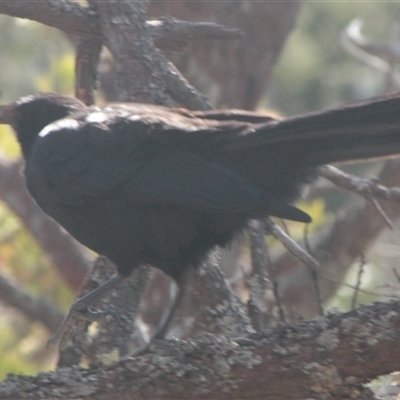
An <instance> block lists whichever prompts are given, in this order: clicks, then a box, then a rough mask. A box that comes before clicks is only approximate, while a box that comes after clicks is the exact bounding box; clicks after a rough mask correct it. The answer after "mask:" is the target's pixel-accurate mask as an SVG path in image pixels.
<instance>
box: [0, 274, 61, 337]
mask: <svg viewBox="0 0 400 400" xmlns="http://www.w3.org/2000/svg"><path fill="white" fill-rule="evenodd" d="M0 299H1V301H2V302H3V303H5V304H8V305H10V306H11V307H15V308H17V309H18V310H20V311H21V312H23V313H24V314H25V316H26V317H28V318H29V319H30V320H32V321H40V322H41V323H42V324H43V325H44V326H45V327H46V328H47V329H48V330H49V331H50V332H55V331H56V330H57V328H58V326H59V325H60V323H61V322H62V320H63V314H62V312H61V311H60V310H59V309H58V308H56V307H55V306H54V305H53V304H52V303H50V302H49V301H47V300H44V299H40V298H37V297H34V296H31V295H29V294H28V293H26V292H25V291H23V290H22V289H21V288H19V287H18V286H16V285H15V284H13V283H11V282H10V281H9V280H7V279H6V277H5V276H3V275H1V274H0Z"/></svg>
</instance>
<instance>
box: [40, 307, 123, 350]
mask: <svg viewBox="0 0 400 400" xmlns="http://www.w3.org/2000/svg"><path fill="white" fill-rule="evenodd" d="M109 315H111V316H112V317H114V318H116V319H117V321H119V317H118V315H117V314H116V313H115V311H113V310H106V311H92V310H89V309H88V308H85V309H77V308H76V307H74V304H73V305H72V306H71V308H70V309H69V311H68V314H67V315H66V317H65V318H64V321H63V322H62V323H61V325H60V326H59V328H58V329H57V332H56V333H55V334H54V335H53V336H52V337H51V338H50V339H49V341H48V342H47V346H50V345H54V344H57V343H58V344H59V350H60V351H64V350H65V349H66V348H67V345H68V342H69V340H70V339H71V338H73V340H74V342H81V341H82V340H83V336H84V334H85V333H86V331H87V327H88V325H89V323H91V322H97V321H100V320H102V319H104V318H106V317H107V316H109Z"/></svg>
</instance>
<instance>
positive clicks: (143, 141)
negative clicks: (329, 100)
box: [0, 94, 400, 310]
mask: <svg viewBox="0 0 400 400" xmlns="http://www.w3.org/2000/svg"><path fill="white" fill-rule="evenodd" d="M0 123H7V124H11V125H12V126H13V128H14V129H15V131H16V133H17V138H18V140H19V143H20V145H21V149H22V153H23V156H24V158H25V161H26V167H25V176H26V182H27V186H28V189H29V192H30V193H31V195H32V197H33V198H34V199H35V200H36V201H37V203H38V204H39V206H40V207H41V208H42V209H43V210H44V211H45V212H46V213H47V214H49V215H50V216H51V217H53V218H54V219H55V220H56V221H57V222H59V223H60V224H61V225H62V226H63V227H64V228H65V229H66V230H67V231H68V232H69V233H71V235H72V236H74V237H75V238H76V239H78V240H79V241H80V242H81V243H83V244H84V245H86V246H87V247H89V248H91V249H92V250H94V251H96V252H98V253H100V254H103V255H105V256H107V257H108V258H110V259H111V260H112V261H113V262H114V263H115V264H116V265H117V269H118V274H119V275H118V276H117V277H114V278H111V280H110V281H109V282H107V283H106V284H105V286H104V287H100V289H96V291H95V292H94V293H93V294H89V295H87V297H84V298H83V299H84V300H82V299H80V300H78V301H77V302H76V303H75V304H74V306H73V307H75V310H77V309H81V308H84V307H86V306H87V305H88V303H90V302H91V301H92V300H93V298H95V297H98V296H99V295H101V294H103V293H104V291H105V290H107V289H108V288H110V287H113V286H115V285H116V284H117V283H118V282H120V281H121V280H122V279H123V278H124V277H127V276H128V275H129V274H130V273H131V272H132V271H133V270H135V269H136V268H138V267H139V266H141V265H143V264H150V265H152V266H154V267H157V268H159V269H160V270H162V271H163V272H165V273H166V274H167V275H169V276H170V277H172V278H173V279H174V280H175V281H176V282H177V283H178V286H179V285H180V284H182V281H183V276H184V272H185V270H187V269H188V268H189V266H196V265H198V264H199V263H200V262H201V260H202V259H203V258H204V257H205V256H206V254H207V252H208V251H209V250H210V249H212V248H213V247H214V246H216V245H219V246H226V245H227V244H228V243H229V242H230V241H231V240H232V238H233V237H234V235H235V234H236V233H238V232H239V231H241V230H242V229H243V228H245V227H246V225H247V223H248V222H249V220H250V219H253V218H262V217H265V216H276V217H280V218H285V219H289V220H295V221H300V222H310V220H311V219H310V217H309V216H308V215H307V214H306V213H304V212H303V211H301V210H299V209H297V208H295V207H293V206H291V205H290V204H289V203H290V202H291V201H293V200H295V199H296V197H297V196H298V195H299V192H300V190H301V186H302V184H304V183H306V182H308V181H309V179H310V177H311V176H312V174H313V172H314V171H315V167H316V166H318V165H321V164H325V163H330V162H337V161H348V160H357V159H364V158H371V157H378V156H386V155H393V154H398V153H400V97H397V96H395V97H387V98H383V99H378V100H372V101H369V102H365V103H360V104H355V105H350V106H347V107H342V108H338V109H334V110H328V111H323V112H318V113H312V114H307V115H303V116H299V117H293V118H288V119H285V120H283V121H278V120H275V119H273V118H271V117H269V116H266V115H262V114H257V113H252V112H248V111H240V110H227V111H207V112H193V111H188V110H185V109H168V108H164V107H159V106H152V105H143V104H134V103H132V104H124V103H121V104H110V105H106V106H103V107H97V106H92V107H89V108H88V107H86V106H85V105H84V104H82V103H81V102H79V101H78V100H76V99H74V98H71V97H67V96H62V95H56V94H39V95H34V96H28V97H24V98H22V99H20V100H18V101H17V102H16V103H14V104H11V105H8V106H2V107H1V108H0Z"/></svg>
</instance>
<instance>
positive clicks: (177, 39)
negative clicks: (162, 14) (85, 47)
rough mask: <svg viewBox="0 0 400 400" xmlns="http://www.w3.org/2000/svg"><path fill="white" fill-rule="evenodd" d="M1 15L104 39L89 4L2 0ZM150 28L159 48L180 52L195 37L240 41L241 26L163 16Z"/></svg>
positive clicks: (45, 0)
mask: <svg viewBox="0 0 400 400" xmlns="http://www.w3.org/2000/svg"><path fill="white" fill-rule="evenodd" d="M0 14H5V15H9V16H11V17H17V18H26V19H30V20H32V21H36V22H39V23H41V24H44V25H48V26H52V27H53V28H57V29H60V30H62V31H63V32H65V33H67V34H70V35H75V36H81V37H83V38H86V39H102V33H101V27H100V22H99V19H98V16H97V14H96V13H95V12H94V11H93V10H91V9H89V8H86V7H82V6H80V5H79V4H77V3H72V2H69V1H54V0H29V1H24V2H23V6H22V4H21V2H20V1H16V0H14V1H9V0H0ZM146 26H147V29H148V30H149V33H150V35H151V36H153V39H154V41H155V44H156V46H157V47H158V48H160V49H162V50H174V51H178V50H181V49H182V48H184V47H186V46H188V45H189V44H190V42H191V41H193V40H237V39H239V38H240V37H241V30H240V29H232V28H226V27H225V26H223V25H220V24H215V23H204V22H187V21H181V20H179V19H176V18H163V19H159V20H150V21H147V22H146Z"/></svg>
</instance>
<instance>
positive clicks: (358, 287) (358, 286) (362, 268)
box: [351, 254, 365, 310]
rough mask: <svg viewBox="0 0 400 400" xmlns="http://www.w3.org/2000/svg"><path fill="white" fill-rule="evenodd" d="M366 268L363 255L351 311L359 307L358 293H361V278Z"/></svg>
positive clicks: (362, 255)
mask: <svg viewBox="0 0 400 400" xmlns="http://www.w3.org/2000/svg"><path fill="white" fill-rule="evenodd" d="M364 266H365V256H364V254H361V259H360V264H359V266H358V273H357V281H356V286H355V288H354V293H353V297H352V299H351V309H352V310H354V309H355V308H356V306H357V300H358V293H359V291H360V286H361V277H362V275H363V273H364Z"/></svg>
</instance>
